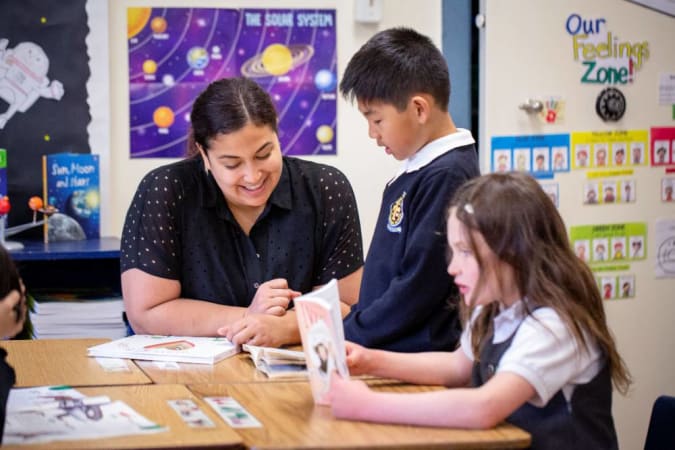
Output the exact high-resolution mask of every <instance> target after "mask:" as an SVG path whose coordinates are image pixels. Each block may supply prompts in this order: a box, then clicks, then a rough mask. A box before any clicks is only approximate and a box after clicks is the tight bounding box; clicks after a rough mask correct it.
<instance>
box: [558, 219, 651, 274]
mask: <svg viewBox="0 0 675 450" xmlns="http://www.w3.org/2000/svg"><path fill="white" fill-rule="evenodd" d="M570 241H571V242H572V248H573V249H574V253H575V254H576V255H577V256H578V257H579V258H580V259H582V260H583V261H585V262H588V263H589V264H591V268H593V269H594V270H596V269H597V270H603V271H614V270H625V267H626V263H629V262H631V261H638V260H642V259H645V257H646V242H647V224H646V223H643V222H637V223H618V224H609V225H580V226H573V227H571V228H570ZM599 263H603V266H602V267H599V266H598V267H596V266H597V265H598V264H599Z"/></svg>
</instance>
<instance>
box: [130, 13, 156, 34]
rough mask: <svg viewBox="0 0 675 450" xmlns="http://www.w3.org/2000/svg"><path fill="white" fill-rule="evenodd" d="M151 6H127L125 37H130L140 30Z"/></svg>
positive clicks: (145, 23) (147, 18)
mask: <svg viewBox="0 0 675 450" xmlns="http://www.w3.org/2000/svg"><path fill="white" fill-rule="evenodd" d="M151 12H152V8H127V39H131V38H132V37H134V36H136V35H137V34H138V33H140V32H141V30H142V29H143V28H145V25H147V23H148V20H150V14H151Z"/></svg>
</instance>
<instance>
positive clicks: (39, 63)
mask: <svg viewBox="0 0 675 450" xmlns="http://www.w3.org/2000/svg"><path fill="white" fill-rule="evenodd" d="M8 43H9V41H8V40H7V39H0V98H1V99H3V100H4V101H5V102H7V104H8V105H9V107H8V108H7V110H6V111H4V112H0V130H2V129H3V128H4V127H5V124H6V123H7V122H8V121H9V119H11V118H12V116H13V115H14V113H15V112H17V111H20V112H26V110H28V108H30V107H31V106H33V103H35V101H36V100H37V99H38V98H40V97H44V98H52V99H54V100H57V101H58V100H61V97H63V92H64V91H63V84H61V82H60V81H57V80H52V82H51V83H50V82H49V79H48V78H47V72H48V71H49V58H48V57H47V55H46V54H45V52H44V50H42V47H40V46H39V45H37V44H34V43H33V42H21V43H19V44H18V45H17V46H16V47H14V49H7V44H8Z"/></svg>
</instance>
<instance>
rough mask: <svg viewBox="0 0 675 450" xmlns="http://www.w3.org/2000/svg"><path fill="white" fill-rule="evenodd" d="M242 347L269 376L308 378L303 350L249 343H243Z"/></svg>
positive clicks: (257, 367) (256, 366)
mask: <svg viewBox="0 0 675 450" xmlns="http://www.w3.org/2000/svg"><path fill="white" fill-rule="evenodd" d="M241 349H242V350H243V351H245V352H248V355H249V356H250V358H251V360H252V361H253V364H254V365H255V368H256V369H258V370H259V371H260V372H262V373H264V374H265V375H267V376H268V377H269V378H307V365H306V364H305V354H304V353H303V352H302V351H297V350H288V349H285V348H274V347H260V346H257V345H249V344H244V345H242V346H241Z"/></svg>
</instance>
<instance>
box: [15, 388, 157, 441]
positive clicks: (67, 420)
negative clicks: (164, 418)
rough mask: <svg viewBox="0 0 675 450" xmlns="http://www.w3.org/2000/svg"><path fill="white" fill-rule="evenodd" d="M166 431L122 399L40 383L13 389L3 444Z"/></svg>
mask: <svg viewBox="0 0 675 450" xmlns="http://www.w3.org/2000/svg"><path fill="white" fill-rule="evenodd" d="M162 431H167V428H165V427H163V426H161V425H159V424H156V423H154V422H152V421H150V420H148V419H147V418H145V417H144V416H142V415H140V414H138V412H136V411H135V410H134V409H133V408H131V407H130V406H129V405H127V404H126V403H124V402H122V401H119V400H114V401H111V400H110V398H108V397H106V396H97V397H86V396H84V395H83V394H82V393H80V392H79V391H77V390H75V389H73V388H71V387H68V386H39V387H33V388H24V389H12V390H11V391H10V393H9V399H8V401H7V417H6V420H5V432H4V435H3V440H2V443H3V445H8V444H37V443H44V442H52V441H63V440H72V439H98V438H105V437H113V436H125V435H131V434H148V433H159V432H162ZM73 446H74V447H75V445H73Z"/></svg>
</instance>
